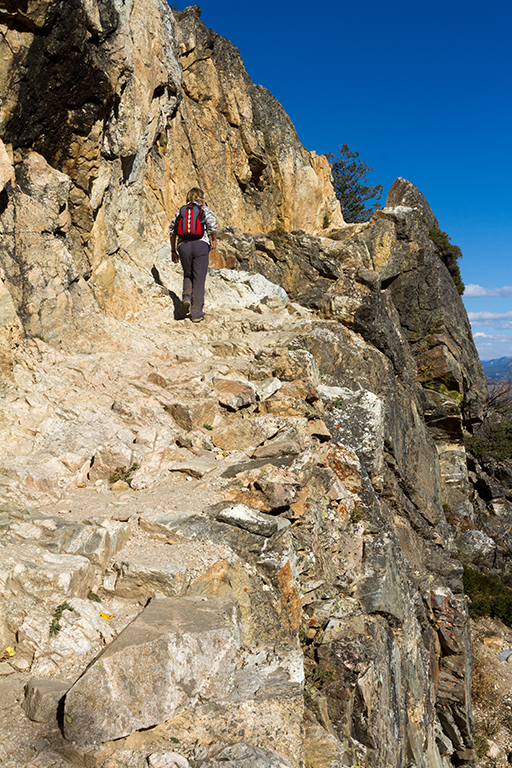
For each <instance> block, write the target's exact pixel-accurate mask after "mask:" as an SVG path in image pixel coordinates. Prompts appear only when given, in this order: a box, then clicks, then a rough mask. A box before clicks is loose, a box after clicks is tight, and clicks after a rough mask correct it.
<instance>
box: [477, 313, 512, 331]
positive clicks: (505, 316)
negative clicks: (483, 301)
mask: <svg viewBox="0 0 512 768" xmlns="http://www.w3.org/2000/svg"><path fill="white" fill-rule="evenodd" d="M468 318H469V322H470V323H471V325H472V326H477V327H480V326H482V325H492V326H493V327H494V328H500V329H501V330H502V331H508V330H510V329H511V328H512V312H468Z"/></svg>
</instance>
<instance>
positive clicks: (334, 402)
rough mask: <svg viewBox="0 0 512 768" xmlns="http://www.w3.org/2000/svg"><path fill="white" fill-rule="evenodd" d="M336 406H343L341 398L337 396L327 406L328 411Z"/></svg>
mask: <svg viewBox="0 0 512 768" xmlns="http://www.w3.org/2000/svg"><path fill="white" fill-rule="evenodd" d="M336 408H343V398H342V397H338V398H337V399H336V400H331V401H330V403H329V405H328V406H327V410H328V411H334V410H336Z"/></svg>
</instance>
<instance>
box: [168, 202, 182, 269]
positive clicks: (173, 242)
mask: <svg viewBox="0 0 512 768" xmlns="http://www.w3.org/2000/svg"><path fill="white" fill-rule="evenodd" d="M178 213H179V211H178ZM178 213H177V214H176V216H175V217H174V219H173V220H172V221H171V226H170V227H169V234H170V236H171V259H172V261H173V264H177V263H178V261H179V260H180V257H179V254H178V251H177V250H176V233H175V231H174V227H175V225H176V219H177V218H178Z"/></svg>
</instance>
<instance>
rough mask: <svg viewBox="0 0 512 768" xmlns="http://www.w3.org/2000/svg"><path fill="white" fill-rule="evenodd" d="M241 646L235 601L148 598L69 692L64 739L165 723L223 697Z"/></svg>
mask: <svg viewBox="0 0 512 768" xmlns="http://www.w3.org/2000/svg"><path fill="white" fill-rule="evenodd" d="M239 643H240V628H239V623H238V617H237V607H236V602H235V601H234V600H232V599H229V598H216V597H187V598H161V599H156V600H153V601H152V602H151V603H150V604H149V605H148V607H147V608H145V610H144V611H142V613H141V614H140V615H139V616H138V617H137V618H136V619H135V620H134V621H133V622H132V623H131V624H129V625H128V626H127V627H126V629H125V630H123V632H122V633H121V634H120V635H119V637H118V638H116V640H115V641H114V642H112V643H111V644H110V645H108V646H107V647H106V648H105V650H104V651H103V653H102V654H101V655H100V656H98V657H97V658H96V659H95V660H94V662H93V663H92V664H91V665H90V666H89V668H88V669H87V670H86V671H85V672H84V674H83V675H82V676H81V677H80V678H79V679H78V680H77V681H76V682H75V683H74V685H73V686H72V687H71V688H70V690H69V691H68V693H67V695H66V699H65V703H64V720H63V723H64V735H65V737H66V738H67V739H69V740H70V741H75V742H77V743H81V744H87V743H91V742H98V741H99V742H104V741H110V740H112V739H119V738H121V737H122V736H126V735H128V734H130V733H132V732H133V731H136V730H139V729H141V728H149V727H151V726H154V725H157V724H158V723H163V722H164V721H165V720H169V719H170V718H171V717H173V715H175V714H177V713H178V712H179V711H180V709H183V708H184V707H185V705H186V704H187V703H191V702H192V701H194V700H196V699H197V698H198V697H200V698H201V699H202V700H208V699H215V698H220V697H221V696H224V695H226V693H227V692H229V690H230V689H231V688H232V686H233V672H234V665H235V653H236V650H237V648H238V646H239Z"/></svg>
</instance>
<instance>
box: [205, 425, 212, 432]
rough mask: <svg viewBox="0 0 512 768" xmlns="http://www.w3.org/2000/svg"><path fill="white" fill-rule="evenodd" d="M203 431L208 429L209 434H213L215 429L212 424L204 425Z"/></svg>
mask: <svg viewBox="0 0 512 768" xmlns="http://www.w3.org/2000/svg"><path fill="white" fill-rule="evenodd" d="M203 429H207V430H208V431H209V432H211V431H212V429H213V427H212V425H211V424H203Z"/></svg>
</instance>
